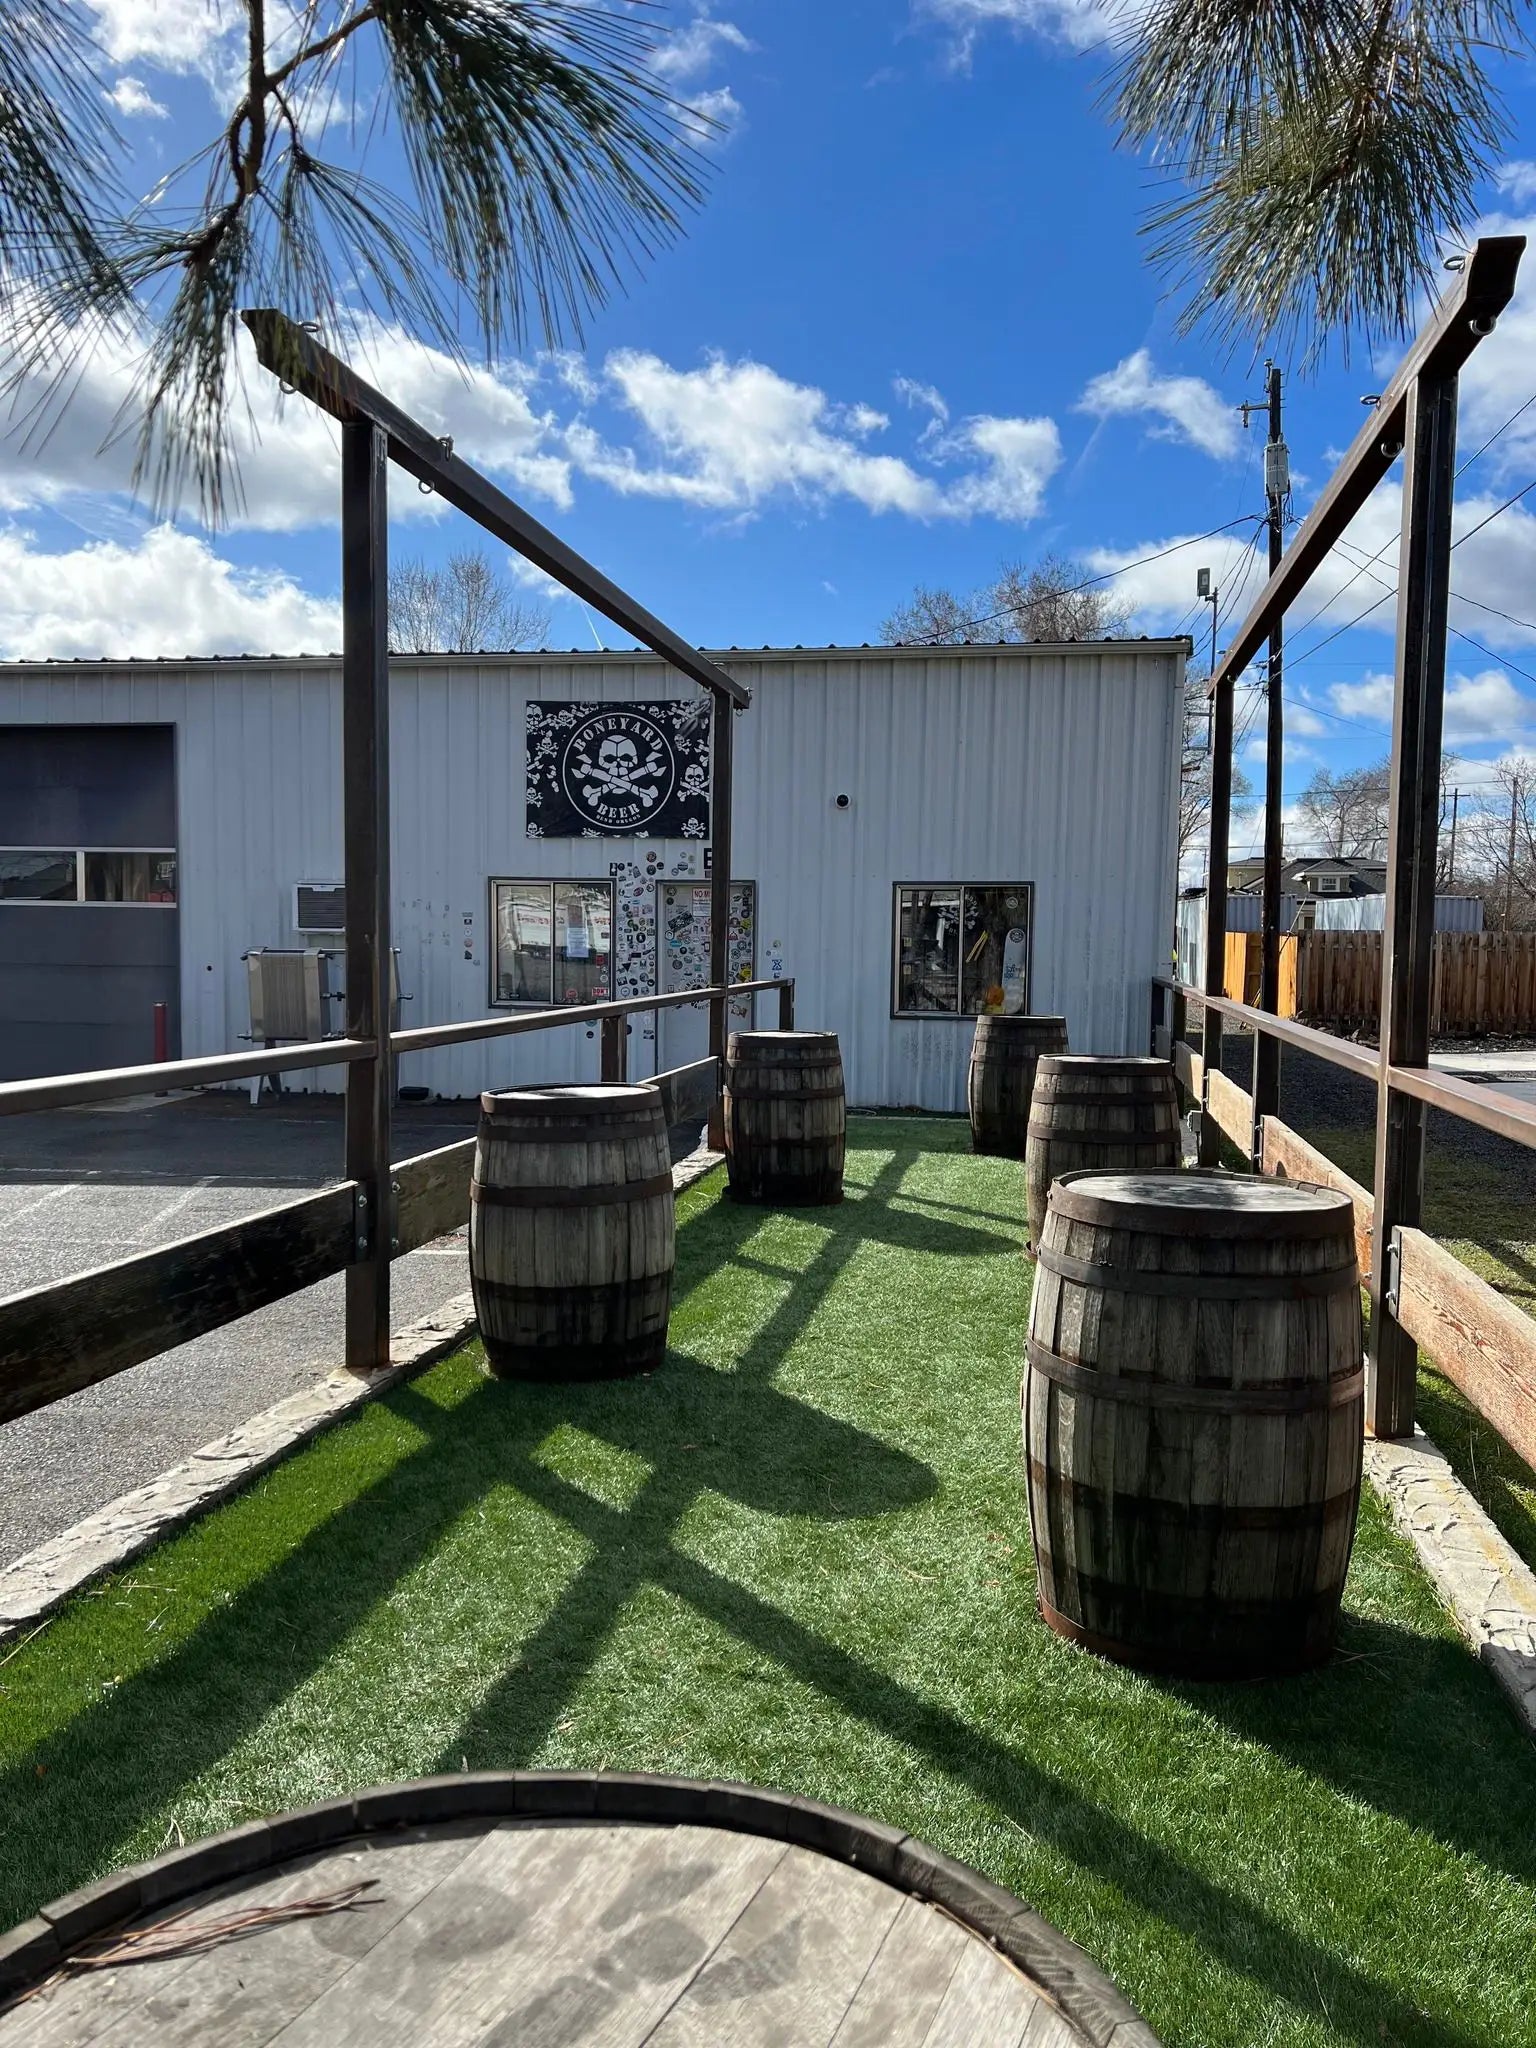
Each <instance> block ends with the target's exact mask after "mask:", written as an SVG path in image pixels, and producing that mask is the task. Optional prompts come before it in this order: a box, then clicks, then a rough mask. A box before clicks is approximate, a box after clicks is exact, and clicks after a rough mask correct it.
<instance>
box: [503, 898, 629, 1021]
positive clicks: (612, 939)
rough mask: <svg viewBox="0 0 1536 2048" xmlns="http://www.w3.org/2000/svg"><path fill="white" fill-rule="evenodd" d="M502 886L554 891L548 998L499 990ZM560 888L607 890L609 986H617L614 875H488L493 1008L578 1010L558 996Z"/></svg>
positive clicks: (616, 920) (578, 1005)
mask: <svg viewBox="0 0 1536 2048" xmlns="http://www.w3.org/2000/svg"><path fill="white" fill-rule="evenodd" d="M498 889H547V890H548V891H549V892H550V897H549V911H550V927H549V928H550V948H549V996H548V999H547V1000H546V1001H543V1002H541V1001H539V999H538V998H537V997H513V996H503V995H499V994H498V993H497V981H498V974H497V967H498V962H499V958H500V940H501V934H500V926H499V925H498V923H497V918H496V891H497V890H498ZM556 889H606V890H607V892H608V986H609V989H610V990H611V989H612V988H613V986H614V963H615V961H616V959H617V957H618V956H617V950H616V948H617V943H618V908H619V906H618V887H617V884H616V882H615V880H614V877H613V876H612V875H489V876H487V877H486V885H485V901H486V930H487V941H486V949H485V954H486V981H487V984H488V989H487V1000H488V1002H489V1004H490V1007H491V1008H492V1009H493V1010H574V1009H579V1008H580V1007H581V1006H580V1004H577V1003H562V1002H560V1001H559V1000H558V999H557V998H556V995H555V947H554V929H555V927H554V912H555V898H554V892H555V890H556ZM593 1000H594V1001H602V1002H608V1001H611V1000H612V997H611V995H610V996H603V997H594V998H593Z"/></svg>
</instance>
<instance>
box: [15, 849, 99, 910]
mask: <svg viewBox="0 0 1536 2048" xmlns="http://www.w3.org/2000/svg"><path fill="white" fill-rule="evenodd" d="M79 868H80V858H79V855H78V854H75V853H51V852H46V851H32V850H29V849H22V848H18V849H15V850H12V849H9V848H7V849H6V850H5V851H4V852H0V902H6V903H73V902H74V901H75V900H76V898H77V896H78V895H79V893H80V874H79Z"/></svg>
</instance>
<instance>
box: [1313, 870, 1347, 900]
mask: <svg viewBox="0 0 1536 2048" xmlns="http://www.w3.org/2000/svg"><path fill="white" fill-rule="evenodd" d="M1317 893H1318V895H1319V896H1342V895H1343V894H1344V877H1343V876H1342V875H1319V876H1318V877H1317Z"/></svg>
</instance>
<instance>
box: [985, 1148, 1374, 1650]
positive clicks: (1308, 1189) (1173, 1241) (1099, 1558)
mask: <svg viewBox="0 0 1536 2048" xmlns="http://www.w3.org/2000/svg"><path fill="white" fill-rule="evenodd" d="M1038 1256H1039V1270H1038V1272H1037V1274H1036V1276H1035V1289H1034V1299H1033V1301H1032V1303H1031V1305H1030V1316H1029V1341H1028V1345H1027V1350H1026V1357H1027V1367H1026V1371H1025V1376H1024V1392H1023V1411H1024V1460H1025V1471H1026V1479H1027V1485H1028V1491H1029V1518H1030V1525H1031V1528H1032V1530H1033V1533H1034V1539H1035V1557H1036V1561H1037V1564H1038V1567H1039V1584H1040V1612H1041V1614H1042V1615H1043V1616H1044V1617H1045V1619H1046V1621H1047V1622H1049V1623H1050V1625H1051V1627H1052V1628H1054V1629H1056V1630H1058V1631H1059V1632H1060V1633H1061V1634H1062V1635H1065V1636H1070V1637H1071V1638H1072V1639H1073V1640H1074V1641H1076V1642H1080V1643H1084V1644H1086V1645H1087V1647H1088V1648H1089V1649H1093V1650H1098V1651H1100V1652H1102V1653H1103V1654H1104V1655H1106V1656H1109V1657H1114V1658H1117V1659H1119V1660H1120V1661H1122V1662H1125V1663H1130V1664H1139V1665H1143V1666H1146V1667H1147V1668H1149V1669H1154V1670H1164V1671H1170V1672H1175V1673H1183V1674H1185V1675H1188V1676H1190V1677H1204V1678H1218V1677H1258V1676H1262V1675H1265V1674H1273V1673H1279V1672H1285V1671H1297V1670H1302V1669H1304V1668H1305V1667H1306V1666H1308V1665H1311V1664H1316V1663H1318V1662H1319V1661H1320V1660H1321V1659H1322V1658H1324V1657H1326V1656H1327V1655H1328V1652H1329V1650H1330V1649H1331V1648H1332V1646H1333V1641H1334V1634H1335V1630H1336V1628H1337V1624H1338V1614H1339V1596H1340V1594H1341V1593H1342V1591H1343V1588H1344V1572H1345V1568H1346V1566H1347V1565H1348V1563H1349V1549H1350V1543H1351V1541H1352V1539H1353V1536H1354V1527H1355V1511H1356V1508H1357V1506H1358V1504H1359V1498H1360V1459H1361V1444H1362V1437H1363V1434H1364V1427H1365V1408H1364V1392H1363V1375H1362V1371H1361V1349H1362V1335H1361V1317H1360V1274H1359V1270H1358V1267H1357V1265H1356V1261H1355V1232H1354V1212H1353V1210H1352V1207H1351V1204H1350V1199H1349V1197H1348V1195H1344V1194H1340V1193H1338V1192H1337V1191H1336V1190H1335V1189H1332V1188H1323V1187H1314V1186H1312V1185H1310V1184H1309V1183H1308V1182H1305V1181H1291V1180H1269V1179H1262V1178H1258V1177H1256V1176H1253V1175H1249V1174H1227V1173H1205V1172H1189V1173H1144V1174H1137V1173H1074V1174H1069V1175H1067V1177H1066V1178H1065V1179H1063V1180H1059V1181H1057V1183H1056V1185H1055V1186H1054V1187H1053V1188H1052V1189H1051V1199H1050V1209H1049V1212H1048V1214H1047V1216H1046V1222H1045V1230H1044V1233H1043V1234H1042V1236H1041V1239H1040V1245H1039V1253H1038Z"/></svg>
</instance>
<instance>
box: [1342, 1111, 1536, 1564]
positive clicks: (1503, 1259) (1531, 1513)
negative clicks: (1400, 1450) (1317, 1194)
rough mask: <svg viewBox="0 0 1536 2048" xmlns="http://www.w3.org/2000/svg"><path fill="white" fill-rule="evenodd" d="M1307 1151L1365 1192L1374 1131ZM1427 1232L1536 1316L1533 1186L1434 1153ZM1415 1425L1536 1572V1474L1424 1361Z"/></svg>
mask: <svg viewBox="0 0 1536 2048" xmlns="http://www.w3.org/2000/svg"><path fill="white" fill-rule="evenodd" d="M1308 1143H1309V1144H1312V1145H1315V1146H1316V1147H1317V1149H1318V1150H1319V1151H1320V1152H1322V1153H1324V1154H1325V1155H1326V1156H1327V1157H1328V1158H1329V1159H1331V1160H1332V1161H1333V1163H1334V1165H1335V1166H1337V1167H1340V1168H1342V1170H1343V1171H1344V1172H1345V1173H1347V1174H1349V1175H1350V1176H1351V1178H1352V1179H1354V1180H1357V1181H1359V1182H1360V1183H1361V1185H1362V1186H1364V1187H1369V1186H1370V1184H1371V1176H1372V1173H1373V1170H1374V1168H1373V1159H1372V1145H1373V1143H1374V1140H1373V1137H1372V1134H1371V1133H1370V1132H1369V1131H1354V1130H1322V1131H1313V1132H1311V1133H1310V1134H1309V1137H1308ZM1424 1228H1425V1229H1426V1230H1427V1231H1428V1232H1429V1234H1430V1236H1431V1237H1433V1238H1435V1239H1437V1240H1438V1241H1439V1243H1441V1244H1443V1245H1444V1247H1445V1249H1446V1250H1447V1251H1448V1252H1451V1253H1452V1254H1454V1256H1455V1257H1456V1258H1458V1259H1460V1261H1461V1262H1462V1264H1463V1265H1464V1266H1466V1267H1467V1268H1468V1269H1469V1270H1470V1271H1471V1272H1474V1273H1476V1274H1477V1276H1478V1278H1479V1279H1481V1280H1486V1281H1487V1282H1488V1284H1489V1286H1490V1287H1496V1288H1497V1289H1498V1291H1499V1292H1500V1294H1503V1295H1507V1296H1508V1298H1509V1300H1510V1301H1512V1302H1513V1303H1514V1305H1515V1307H1516V1308H1519V1309H1523V1310H1524V1311H1525V1313H1526V1314H1527V1315H1536V1234H1533V1219H1532V1215H1531V1199H1530V1193H1529V1190H1528V1188H1527V1187H1526V1186H1525V1185H1523V1184H1522V1183H1521V1182H1520V1181H1519V1180H1517V1179H1516V1177H1515V1176H1514V1175H1513V1174H1512V1173H1509V1172H1508V1171H1506V1170H1505V1169H1504V1168H1502V1167H1499V1166H1497V1165H1493V1164H1487V1163H1484V1162H1482V1161H1477V1160H1469V1159H1465V1158H1457V1157H1456V1156H1455V1155H1454V1154H1447V1153H1444V1152H1436V1151H1433V1150H1432V1151H1431V1152H1430V1153H1429V1156H1428V1158H1427V1159H1426V1161H1425V1165H1424ZM1417 1405H1418V1419H1419V1421H1420V1423H1421V1424H1422V1426H1423V1429H1424V1433H1425V1434H1426V1436H1428V1437H1429V1438H1430V1440H1431V1442H1433V1443H1434V1444H1436V1445H1437V1446H1438V1447H1439V1449H1440V1450H1442V1451H1443V1452H1444V1453H1445V1455H1446V1458H1447V1459H1448V1461H1449V1463H1450V1466H1451V1469H1452V1471H1453V1472H1454V1473H1455V1474H1456V1476H1457V1478H1458V1479H1459V1480H1460V1481H1461V1483H1462V1484H1463V1486H1465V1487H1466V1488H1467V1490H1468V1492H1469V1493H1470V1494H1471V1495H1472V1497H1473V1499H1474V1500H1476V1501H1478V1502H1480V1503H1481V1505H1482V1507H1483V1508H1484V1510H1485V1511H1486V1512H1487V1515H1488V1517H1489V1519H1490V1521H1492V1522H1493V1524H1494V1526H1495V1527H1496V1528H1497V1529H1499V1530H1500V1531H1501V1532H1502V1534H1503V1535H1504V1537H1505V1539H1506V1541H1507V1542H1508V1543H1509V1544H1510V1546H1511V1548H1512V1549H1513V1550H1514V1551H1515V1552H1516V1553H1517V1554H1518V1555H1519V1556H1520V1557H1523V1558H1524V1559H1525V1561H1526V1563H1527V1564H1528V1565H1530V1567H1531V1568H1532V1570H1533V1571H1536V1472H1533V1471H1532V1470H1531V1468H1530V1466H1529V1465H1527V1464H1526V1462H1525V1460H1524V1459H1523V1458H1521V1457H1520V1456H1519V1454H1518V1453H1517V1452H1515V1451H1513V1450H1511V1448H1510V1446H1509V1445H1508V1444H1507V1443H1506V1442H1505V1441H1504V1439H1503V1437H1501V1436H1500V1435H1499V1433H1498V1431H1497V1430H1496V1429H1495V1428H1494V1427H1493V1425H1492V1424H1491V1423H1489V1422H1486V1421H1484V1419H1483V1417H1482V1416H1481V1415H1480V1414H1479V1413H1478V1411H1477V1410H1476V1409H1475V1408H1474V1407H1473V1406H1472V1403H1471V1402H1470V1401H1469V1400H1468V1399H1467V1397H1466V1395H1465V1394H1463V1393H1462V1392H1461V1391H1460V1389H1459V1388H1457V1387H1455V1386H1453V1385H1452V1383H1451V1381H1450V1380H1448V1379H1447V1378H1446V1376H1445V1374H1444V1373H1442V1372H1440V1371H1438V1370H1437V1369H1436V1368H1435V1366H1434V1365H1432V1364H1431V1362H1430V1360H1429V1359H1428V1357H1427V1356H1426V1355H1425V1353H1424V1352H1422V1351H1421V1352H1420V1353H1419V1388H1418V1404H1417Z"/></svg>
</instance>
